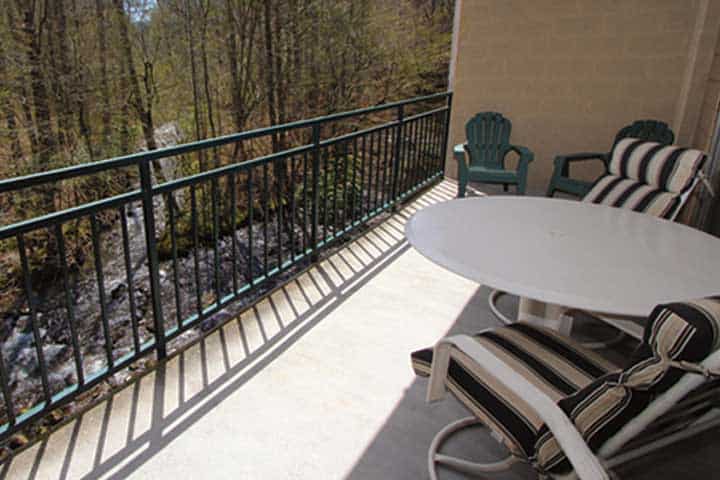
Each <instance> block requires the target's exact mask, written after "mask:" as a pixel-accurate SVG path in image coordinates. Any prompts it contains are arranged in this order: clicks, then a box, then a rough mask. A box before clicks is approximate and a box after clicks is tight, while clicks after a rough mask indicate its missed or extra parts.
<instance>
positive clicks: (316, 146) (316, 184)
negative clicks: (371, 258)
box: [306, 123, 327, 262]
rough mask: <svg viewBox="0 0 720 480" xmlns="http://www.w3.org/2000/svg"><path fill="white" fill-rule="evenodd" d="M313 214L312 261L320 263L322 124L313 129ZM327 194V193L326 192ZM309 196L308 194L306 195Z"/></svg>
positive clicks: (311, 218) (311, 235)
mask: <svg viewBox="0 0 720 480" xmlns="http://www.w3.org/2000/svg"><path fill="white" fill-rule="evenodd" d="M312 142H313V150H312V213H311V215H310V223H311V230H310V249H311V252H312V253H311V254H310V260H312V261H313V262H317V261H318V214H319V208H320V123H315V124H313V127H312ZM325 193H326V194H327V192H325ZM306 195H307V193H306Z"/></svg>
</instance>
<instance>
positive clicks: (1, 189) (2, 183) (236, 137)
mask: <svg viewBox="0 0 720 480" xmlns="http://www.w3.org/2000/svg"><path fill="white" fill-rule="evenodd" d="M451 95H452V92H449V91H448V92H440V93H434V94H431V95H425V96H421V97H415V98H410V99H406V100H400V101H397V102H391V103H384V104H381V105H375V106H372V107H364V108H358V109H355V110H348V111H346V112H339V113H334V114H331V115H325V116H321V117H314V118H310V119H305V120H298V121H296V122H289V123H284V124H282V125H275V126H272V127H263V128H258V129H254V130H248V131H246V132H239V133H232V134H229V135H223V136H220V137H214V138H209V139H205V140H198V141H196V142H191V143H185V144H182V145H176V146H172V147H166V148H160V149H157V150H150V151H145V152H138V153H133V154H130V155H123V156H120V157H115V158H109V159H107V160H100V161H96V162H92V163H84V164H81V165H73V166H69V167H63V168H58V169H54V170H49V171H47V172H38V173H33V174H30V175H25V176H21V177H14V178H8V179H4V180H0V193H5V192H11V191H15V190H21V189H24V188H29V187H33V186H37V185H42V184H44V183H48V182H57V181H60V180H67V179H70V178H75V177H79V176H82V175H91V174H95V173H100V172H103V171H106V170H110V169H114V168H123V167H127V166H131V165H136V164H138V163H139V162H148V161H152V160H158V159H161V158H167V157H173V156H176V155H183V154H186V153H190V152H194V151H197V150H204V149H208V148H213V147H220V146H223V145H227V144H230V143H234V142H239V141H242V140H249V139H252V138H257V137H262V136H266V135H272V134H274V133H281V132H284V131H288V130H294V129H298V128H307V127H312V126H314V125H317V124H324V123H329V122H334V121H338V120H342V119H345V118H348V117H353V116H357V115H366V114H369V113H374V112H380V111H384V110H389V109H392V108H397V107H400V106H404V105H409V104H413V103H420V102H424V101H430V100H437V99H441V98H449V97H450V96H451Z"/></svg>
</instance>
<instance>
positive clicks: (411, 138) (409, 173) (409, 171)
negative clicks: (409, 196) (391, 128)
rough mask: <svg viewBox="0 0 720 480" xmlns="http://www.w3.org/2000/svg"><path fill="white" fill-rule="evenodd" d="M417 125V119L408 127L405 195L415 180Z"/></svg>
mask: <svg viewBox="0 0 720 480" xmlns="http://www.w3.org/2000/svg"><path fill="white" fill-rule="evenodd" d="M417 125H418V121H417V119H415V120H413V121H412V122H411V123H410V124H409V125H408V135H407V137H408V145H407V148H406V151H405V169H404V170H405V185H404V186H403V193H406V192H409V191H410V189H411V188H412V187H413V182H414V180H415V159H416V158H417V148H416V144H415V137H416V135H417Z"/></svg>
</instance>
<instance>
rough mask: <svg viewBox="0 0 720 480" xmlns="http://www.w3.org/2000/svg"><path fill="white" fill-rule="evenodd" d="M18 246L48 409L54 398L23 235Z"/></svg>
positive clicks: (20, 236) (41, 380) (18, 239)
mask: <svg viewBox="0 0 720 480" xmlns="http://www.w3.org/2000/svg"><path fill="white" fill-rule="evenodd" d="M17 245H18V250H19V251H20V265H21V268H22V275H23V284H24V287H25V296H26V298H27V302H28V310H30V324H31V326H32V331H33V337H34V338H35V354H36V355H37V358H38V365H39V366H40V382H41V383H42V389H43V394H44V395H45V402H46V403H45V406H46V407H47V406H48V405H50V402H51V401H52V396H51V395H50V385H49V382H48V370H47V363H46V362H45V352H43V348H42V339H41V338H40V327H39V326H38V318H37V306H36V305H35V295H33V288H32V279H31V278H30V267H29V265H28V259H27V252H26V251H25V237H23V235H22V234H20V235H18V236H17Z"/></svg>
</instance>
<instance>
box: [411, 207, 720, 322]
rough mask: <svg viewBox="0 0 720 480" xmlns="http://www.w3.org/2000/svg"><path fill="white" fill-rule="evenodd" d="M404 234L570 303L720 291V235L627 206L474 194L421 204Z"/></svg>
mask: <svg viewBox="0 0 720 480" xmlns="http://www.w3.org/2000/svg"><path fill="white" fill-rule="evenodd" d="M405 233H406V236H407V238H408V240H409V242H410V244H412V245H413V246H414V247H415V248H416V249H417V250H418V251H419V252H420V253H421V254H423V255H424V256H425V257H427V258H428V259H430V260H432V261H433V262H435V263H437V264H439V265H441V266H443V267H445V268H447V269H449V270H451V271H453V272H455V273H457V274H459V275H462V276H464V277H466V278H468V279H471V280H474V281H476V282H478V283H481V284H483V285H487V286H490V287H493V288H497V289H500V290H504V291H507V292H510V293H513V294H516V295H520V296H523V297H528V298H532V299H535V300H539V301H543V302H548V303H555V304H559V305H563V306H567V307H571V308H579V309H583V310H591V311H596V312H602V313H607V314H614V315H630V316H647V315H648V314H649V313H650V312H651V311H652V308H653V307H654V306H655V305H657V304H659V303H664V302H670V301H677V300H687V299H691V298H699V297H703V296H709V295H717V294H720V239H718V238H715V237H713V236H711V235H709V234H707V233H704V232H702V231H700V230H696V229H693V228H690V227H687V226H685V225H682V224H679V223H674V222H670V221H667V220H662V219H658V218H655V217H652V216H650V215H646V214H641V213H636V212H632V211H629V210H623V209H619V208H613V207H608V206H603V205H596V204H590V203H583V202H579V201H572V200H563V199H557V198H541V197H509V196H505V197H476V198H466V199H458V200H451V201H448V202H443V203H438V204H434V205H431V206H428V207H426V208H424V209H422V210H420V211H419V212H417V213H416V214H415V215H414V216H413V217H412V218H411V219H410V221H408V223H407V225H406V226H405ZM440 288H442V287H441V286H440Z"/></svg>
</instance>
